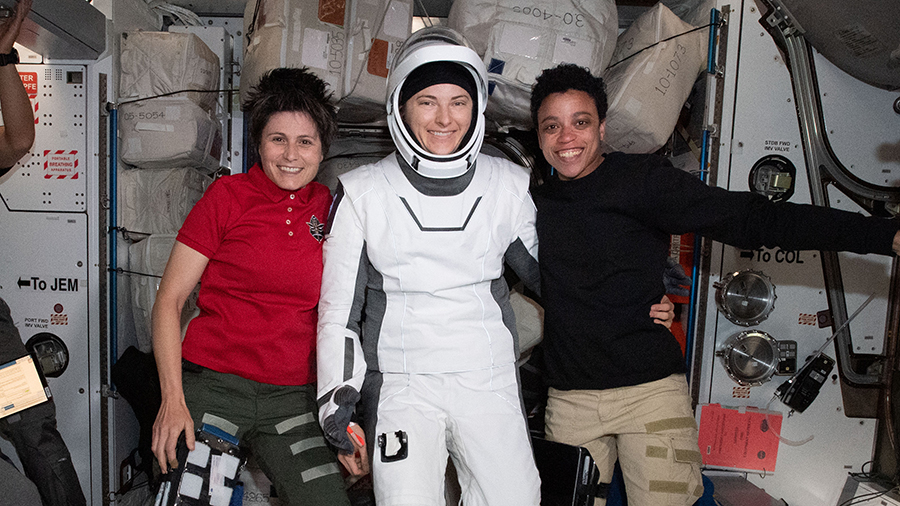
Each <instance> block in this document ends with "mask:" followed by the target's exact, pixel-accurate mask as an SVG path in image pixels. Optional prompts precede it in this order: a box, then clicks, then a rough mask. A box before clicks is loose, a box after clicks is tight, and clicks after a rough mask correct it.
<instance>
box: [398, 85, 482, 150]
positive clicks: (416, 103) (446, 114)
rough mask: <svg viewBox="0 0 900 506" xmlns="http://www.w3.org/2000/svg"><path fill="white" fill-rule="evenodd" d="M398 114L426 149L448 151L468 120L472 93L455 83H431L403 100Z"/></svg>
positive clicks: (454, 148)
mask: <svg viewBox="0 0 900 506" xmlns="http://www.w3.org/2000/svg"><path fill="white" fill-rule="evenodd" d="M402 114H403V120H404V121H405V122H406V124H407V125H409V131H410V132H411V133H412V134H413V135H415V136H416V139H417V140H418V141H419V144H420V145H421V146H422V147H423V148H425V150H426V151H428V152H429V153H432V154H435V155H449V154H451V153H453V152H455V151H456V149H457V148H458V147H459V143H460V141H462V139H463V137H464V136H465V135H466V133H467V132H468V131H469V125H471V124H472V97H470V96H469V93H468V92H466V90H464V89H463V88H462V87H460V86H457V85H455V84H435V85H432V86H429V87H427V88H425V89H424V90H422V91H420V92H418V93H416V94H415V95H413V96H412V98H410V99H409V100H407V101H406V103H405V104H404V105H403V112H402Z"/></svg>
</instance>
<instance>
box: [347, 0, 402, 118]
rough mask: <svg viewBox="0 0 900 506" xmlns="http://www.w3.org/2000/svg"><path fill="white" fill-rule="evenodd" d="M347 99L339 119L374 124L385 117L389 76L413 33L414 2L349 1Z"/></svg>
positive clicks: (400, 0)
mask: <svg viewBox="0 0 900 506" xmlns="http://www.w3.org/2000/svg"><path fill="white" fill-rule="evenodd" d="M348 8H349V9H350V14H349V16H348V19H350V21H349V22H348V24H347V27H346V34H347V41H348V44H347V54H348V55H349V58H347V65H346V73H345V78H344V96H343V97H342V99H341V107H340V109H339V111H338V119H339V120H341V121H344V122H352V123H372V122H375V121H377V120H380V119H383V118H384V117H385V114H386V112H385V98H386V95H387V75H388V69H390V66H391V62H392V61H393V59H394V56H395V55H396V54H397V51H398V50H399V49H400V45H401V44H402V43H403V41H405V40H406V38H407V37H409V35H410V31H411V30H412V17H413V2H412V0H348Z"/></svg>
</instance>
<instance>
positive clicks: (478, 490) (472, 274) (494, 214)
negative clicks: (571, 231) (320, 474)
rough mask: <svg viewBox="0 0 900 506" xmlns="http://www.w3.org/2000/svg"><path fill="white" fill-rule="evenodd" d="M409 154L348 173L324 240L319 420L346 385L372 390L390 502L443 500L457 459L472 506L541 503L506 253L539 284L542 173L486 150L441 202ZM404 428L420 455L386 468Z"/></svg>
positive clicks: (379, 480)
mask: <svg viewBox="0 0 900 506" xmlns="http://www.w3.org/2000/svg"><path fill="white" fill-rule="evenodd" d="M397 160H398V157H397V156H396V154H391V155H389V156H388V157H387V158H385V159H383V160H381V161H380V162H377V163H375V164H371V165H366V166H364V167H360V168H359V169H356V170H354V171H352V172H350V173H347V174H345V175H343V176H341V177H340V180H341V184H342V188H343V193H341V191H339V192H338V196H337V197H336V200H335V203H334V208H333V209H332V218H331V220H330V222H329V227H330V233H328V234H326V240H325V244H324V256H325V271H324V275H323V280H322V296H321V300H320V302H319V335H318V349H317V354H318V389H319V405H320V409H319V418H320V420H321V421H324V420H325V419H326V417H328V416H329V415H330V414H333V413H334V412H335V411H336V410H337V408H338V405H337V404H336V403H335V402H334V399H333V397H332V395H333V393H334V391H335V390H336V389H339V388H341V387H342V386H345V385H349V386H352V387H353V388H355V389H356V390H357V391H361V392H362V395H363V400H362V403H363V404H362V406H363V407H362V409H361V410H362V411H364V413H362V415H363V420H364V421H363V422H362V425H363V426H364V428H365V429H366V436H367V438H366V444H367V446H368V447H369V453H370V455H371V456H372V465H373V478H374V480H375V494H376V500H377V503H378V504H379V505H380V506H383V505H390V504H423V505H428V506H433V505H436V504H443V502H444V492H443V483H444V471H445V467H446V462H447V456H448V452H449V454H450V455H451V456H452V458H453V459H454V463H455V464H456V467H457V472H458V474H459V479H460V484H461V486H462V490H463V502H464V504H466V506H477V505H485V506H488V505H489V506H500V505H510V506H528V505H535V506H536V505H537V504H538V503H539V502H540V498H539V496H540V480H539V478H538V474H537V470H536V469H535V466H534V460H533V457H532V453H531V446H530V442H529V436H528V430H527V426H526V420H525V416H524V414H523V413H522V403H521V400H520V395H519V385H518V376H517V369H516V363H515V361H516V355H517V350H516V334H515V324H514V316H513V314H512V309H511V307H510V306H509V296H508V295H509V294H508V290H507V287H506V281H505V280H504V279H503V277H502V272H503V263H504V258H505V259H506V261H507V262H508V263H509V264H510V265H511V266H513V267H514V270H516V272H517V273H518V274H519V275H520V276H521V277H522V278H523V280H525V281H526V283H527V284H528V285H529V286H531V287H536V286H537V284H538V282H539V277H538V276H539V275H538V274H537V272H538V271H537V237H536V233H535V207H534V204H533V202H532V200H531V195H530V194H529V193H528V185H529V174H528V171H527V170H526V169H524V168H522V167H519V166H517V165H515V164H513V163H511V162H509V161H507V160H504V159H500V158H494V157H490V156H486V155H479V156H478V159H477V163H476V166H475V168H474V169H472V170H474V174H473V175H472V177H471V180H470V181H469V182H468V184H467V185H466V186H465V188H464V189H461V188H460V189H461V191H459V192H458V193H456V194H453V195H445V196H429V195H426V194H425V193H422V192H421V191H419V190H418V189H417V188H416V187H415V186H414V185H413V183H411V182H410V178H408V177H407V175H406V174H404V172H403V170H401V168H400V166H399V164H398V161H397ZM407 171H411V169H408V168H407ZM410 177H419V178H422V176H421V175H418V174H415V173H414V174H412V175H411V176H410ZM432 181H435V180H432ZM437 181H443V180H437ZM459 186H460V187H461V186H462V185H459ZM363 312H364V313H365V314H364V315H363ZM361 321H362V323H360V322H361ZM360 334H362V335H360ZM367 367H368V374H367ZM364 379H365V387H363V380H364ZM396 431H404V432H405V433H406V434H407V435H408V456H407V457H406V458H403V459H398V460H395V461H390V462H385V461H384V459H383V458H382V452H381V449H380V448H379V446H378V436H379V435H381V434H385V433H386V434H388V439H390V435H392V434H394V433H395V432H396ZM388 446H392V445H388ZM393 453H394V448H388V450H387V455H388V456H390V455H391V454H393Z"/></svg>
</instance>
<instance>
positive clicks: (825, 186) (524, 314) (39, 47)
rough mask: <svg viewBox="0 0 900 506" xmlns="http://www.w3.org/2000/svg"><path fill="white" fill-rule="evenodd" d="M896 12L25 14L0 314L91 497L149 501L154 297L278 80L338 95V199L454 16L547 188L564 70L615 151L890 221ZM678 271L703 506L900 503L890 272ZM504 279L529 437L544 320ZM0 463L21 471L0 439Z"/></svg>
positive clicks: (253, 483)
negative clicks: (554, 73)
mask: <svg viewBox="0 0 900 506" xmlns="http://www.w3.org/2000/svg"><path fill="white" fill-rule="evenodd" d="M15 4H16V0H0V7H2V8H3V9H6V10H7V11H8V9H11V8H14V7H15ZM898 12H900V1H898V0H884V1H882V2H861V3H860V2H841V1H839V0H818V1H810V0H661V1H659V2H658V3H657V2H654V1H652V0H594V1H589V2H585V1H577V0H534V1H529V2H524V1H521V0H453V1H452V2H451V1H450V0H430V1H424V0H423V1H419V0H366V1H362V0H222V1H216V0H208V1H198V0H191V1H188V0H172V1H171V2H161V1H149V0H94V1H93V2H84V1H83V0H52V1H51V0H34V4H33V7H32V12H31V14H30V15H29V17H28V18H27V20H26V21H25V24H24V25H23V30H22V34H21V35H20V37H19V39H18V43H17V45H16V47H17V48H18V51H19V55H20V63H19V65H18V66H17V67H18V72H19V75H20V77H21V79H22V81H23V84H24V85H25V89H26V91H27V92H28V95H29V98H30V101H31V103H32V105H33V109H34V116H35V128H36V138H35V143H34V146H33V147H32V149H31V151H30V153H29V154H27V155H26V156H25V157H23V158H22V159H21V160H20V161H19V162H17V163H16V165H15V166H14V167H13V168H12V170H10V171H9V173H7V174H6V175H3V176H0V200H2V205H0V238H2V239H0V298H2V299H3V300H4V301H6V303H7V304H8V305H9V306H10V309H11V312H12V315H13V320H14V323H15V325H16V327H17V329H18V331H19V333H20V334H21V337H22V341H23V342H24V343H25V344H26V347H27V348H28V350H29V352H30V353H31V354H32V356H33V357H35V359H36V361H37V362H38V363H39V364H40V365H41V367H42V369H43V372H44V375H45V376H46V379H47V384H48V387H49V389H50V391H52V395H53V399H54V402H55V406H56V413H57V422H58V430H59V432H60V434H61V435H62V437H63V439H64V440H65V442H66V445H67V447H68V449H69V451H70V453H71V457H72V463H73V465H74V468H75V471H76V472H77V474H78V477H79V480H80V483H81V487H82V489H83V491H84V494H85V496H86V499H87V503H88V504H96V505H101V504H125V505H132V504H134V505H137V504H152V502H153V500H154V499H153V497H154V494H155V492H156V491H155V490H152V487H151V486H147V483H148V482H154V481H155V480H158V476H155V475H154V474H155V472H154V471H153V466H152V461H153V457H152V454H151V453H150V449H149V448H150V438H151V435H150V427H151V426H152V424H153V420H154V419H155V417H156V413H157V409H158V406H159V397H158V396H159V393H158V379H157V377H156V372H155V365H154V363H153V358H152V352H153V347H152V339H151V325H150V319H151V311H152V308H153V304H154V300H155V297H156V290H157V288H158V286H159V281H160V277H161V275H162V273H163V270H164V269H165V266H166V262H167V259H168V257H169V253H170V251H171V249H172V246H173V244H174V242H175V237H176V234H177V233H178V231H179V229H180V227H181V224H182V223H183V222H184V220H185V218H186V217H187V215H188V213H189V212H190V210H191V209H192V207H193V205H194V204H195V203H196V202H197V201H198V200H199V199H200V198H201V196H202V195H203V194H204V192H205V190H206V189H207V188H208V187H209V185H210V184H211V183H212V182H213V181H214V180H215V179H216V178H219V177H222V176H226V175H229V174H237V173H241V172H246V171H247V170H248V169H249V167H251V166H252V164H253V163H254V159H255V156H256V154H255V153H252V152H250V151H251V150H250V147H249V140H248V133H247V124H246V123H247V122H246V118H245V112H244V111H242V109H241V105H240V104H241V103H242V99H244V98H246V96H247V93H248V91H249V90H250V89H251V88H252V87H253V86H254V85H256V83H257V82H258V81H259V79H260V77H261V76H262V75H263V74H265V72H267V71H268V70H271V69H273V68H277V67H301V66H305V67H307V68H309V69H310V70H311V71H312V72H313V73H315V74H316V75H317V76H318V77H320V78H321V79H322V80H324V81H325V82H326V83H327V84H328V86H329V88H330V90H331V91H332V92H333V100H334V103H335V105H336V107H337V110H338V122H339V131H338V135H337V138H336V139H335V141H334V142H333V144H332V145H331V148H330V151H329V152H328V154H327V156H326V157H325V159H324V160H323V161H322V163H321V165H320V168H319V172H318V175H317V179H316V180H317V181H318V182H320V183H322V184H324V185H326V186H327V187H329V189H330V190H331V191H332V192H334V191H335V190H336V188H337V186H338V176H340V175H342V174H345V173H347V172H349V171H351V170H353V169H356V168H358V167H360V166H363V165H366V164H370V163H374V162H377V161H379V160H381V159H383V158H385V157H386V156H388V155H389V154H391V153H392V152H393V151H394V150H395V148H394V144H393V142H392V141H391V136H390V135H389V132H388V124H387V121H386V115H385V107H386V106H385V97H386V95H385V93H386V87H387V79H388V72H389V69H390V68H391V64H392V62H393V58H394V57H395V56H397V51H398V50H399V48H400V46H401V44H402V43H403V41H404V40H406V39H407V38H408V37H409V36H410V34H412V33H413V32H415V31H417V30H419V29H421V28H423V27H428V26H432V25H442V26H447V27H449V28H452V29H454V30H456V31H457V32H459V33H461V34H464V35H465V37H466V38H467V40H468V42H469V43H470V45H471V46H472V48H473V49H474V50H475V51H476V52H477V54H478V56H479V57H481V58H482V60H483V62H484V65H485V67H486V68H487V71H488V93H489V99H488V103H487V109H486V112H485V132H486V134H485V139H484V142H483V145H482V148H481V152H482V153H484V154H488V155H491V156H495V157H500V158H505V159H507V160H509V161H511V162H513V163H515V164H518V165H521V166H523V167H525V169H527V171H528V172H529V173H530V178H531V185H532V188H534V187H537V186H539V185H541V184H543V182H544V181H545V180H546V179H547V178H548V177H550V171H551V167H550V166H549V164H548V163H547V162H546V160H544V158H543V155H542V154H541V150H540V148H539V147H538V142H537V135H536V133H535V131H534V125H532V120H531V114H530V110H529V97H530V93H531V88H532V85H533V83H534V82H535V78H536V77H537V76H538V75H539V74H540V73H541V71H542V70H543V69H547V68H551V67H554V66H556V65H558V64H559V63H575V64H577V65H580V66H582V67H586V68H588V69H589V70H590V71H591V73H592V74H594V75H596V76H602V77H603V79H604V81H605V83H606V91H607V95H608V103H609V111H608V114H607V118H606V128H605V139H604V143H605V148H604V149H605V152H613V151H621V152H624V153H641V154H643V153H656V154H659V155H662V156H664V157H666V158H668V159H669V161H671V163H672V164H673V165H674V166H675V167H676V168H678V169H680V170H683V171H685V172H687V173H689V174H692V175H693V176H695V177H696V178H698V179H700V180H701V181H703V182H704V183H705V184H707V185H710V186H716V187H720V188H723V189H727V190H732V191H743V192H747V191H749V192H754V193H757V194H761V195H764V196H765V197H766V198H768V199H769V200H770V201H774V202H794V203H803V204H814V205H817V206H825V207H831V208H835V209H841V210H846V211H851V212H856V213H861V214H863V215H866V216H875V217H880V218H883V219H885V220H888V219H896V215H897V214H898V213H900V30H898V29H897V13H898ZM670 258H671V260H672V263H673V264H678V265H680V266H681V268H682V269H683V270H684V271H685V273H686V275H687V276H688V277H689V278H691V285H690V287H689V288H687V289H685V290H683V291H680V292H678V293H671V294H669V298H670V299H671V300H672V301H673V302H674V303H675V321H674V323H673V325H672V329H671V332H672V334H673V335H674V337H675V338H676V339H677V341H678V343H679V344H680V346H681V349H682V351H683V353H684V365H685V367H684V368H685V370H686V371H687V380H688V383H689V386H690V393H691V397H692V406H693V408H694V415H695V420H696V424H697V426H698V429H699V447H700V453H701V457H702V460H703V464H702V469H703V475H704V477H705V478H706V479H705V480H704V481H705V482H706V483H707V487H708V490H710V491H711V493H712V494H714V497H715V501H718V504H726V505H735V506H739V505H751V504H753V505H755V504H773V505H774V504H784V505H787V504H790V505H791V506H797V505H800V506H807V505H808V506H814V505H815V506H818V505H823V504H828V505H838V504H850V501H853V502H852V504H900V494H898V489H897V487H898V485H900V460H898V459H900V423H898V422H900V418H898V413H900V409H898V407H897V406H895V403H896V400H895V399H896V398H897V395H896V394H897V388H895V385H898V384H900V383H898V380H895V379H894V374H893V373H894V372H895V371H896V370H897V368H898V364H897V360H898V346H897V336H898V332H900V267H898V265H897V260H896V258H895V257H888V256H876V255H858V254H853V253H832V252H820V251H803V250H785V249H781V248H774V249H770V248H759V249H754V250H743V249H739V248H735V247H732V246H728V245H725V244H722V243H720V242H716V241H713V240H711V239H707V238H704V237H700V236H699V235H695V234H684V235H673V236H671V248H670ZM508 281H509V284H510V291H511V295H510V302H511V304H512V307H513V309H514V312H515V316H516V322H515V324H516V330H517V333H518V336H519V352H520V359H519V362H518V366H519V377H520V383H521V388H522V399H523V402H524V406H525V412H526V413H527V414H528V416H529V427H530V428H531V429H532V431H533V433H540V431H541V430H542V428H543V405H542V403H543V402H545V398H546V387H545V385H544V384H543V381H542V372H541V361H540V358H541V357H540V355H541V344H540V342H541V338H542V319H543V310H542V308H541V306H540V304H539V303H538V302H536V300H535V299H536V298H538V297H536V296H535V294H534V293H530V292H529V291H528V290H526V289H524V288H523V286H522V283H521V282H520V281H519V280H518V279H515V277H514V276H509V277H508ZM622 288H623V290H627V287H622ZM196 298H197V290H195V291H194V292H193V293H192V294H191V296H190V297H189V299H188V301H187V303H186V304H185V308H184V311H183V314H182V322H181V323H182V331H183V332H184V330H185V329H186V328H187V325H188V324H189V322H190V320H191V318H192V317H194V316H195V315H196V314H197V313H198V312H199V309H198V308H197V304H196ZM182 335H183V334H182ZM286 359H289V358H287V357H286ZM0 370H2V369H0ZM0 383H2V382H0ZM154 387H155V388H154ZM0 417H2V415H0ZM0 450H2V452H3V454H4V455H6V456H9V457H10V459H11V460H12V462H13V463H14V464H15V465H16V466H17V467H18V466H19V464H20V462H19V460H18V459H17V458H16V452H15V450H14V449H13V447H12V445H11V443H10V442H9V441H7V440H3V439H0ZM535 451H538V449H537V446H536V447H535ZM539 467H540V463H539ZM236 472H237V474H236V475H235V478H234V480H233V481H235V482H237V481H239V482H241V483H242V494H243V498H242V500H243V504H245V505H257V504H258V505H269V504H270V505H277V504H281V503H280V502H279V500H278V498H277V496H276V494H274V493H273V488H272V486H271V483H270V482H269V481H268V479H267V478H266V476H265V473H263V471H262V470H260V469H259V466H258V465H257V464H256V463H255V462H254V460H253V458H252V456H250V458H249V460H248V461H247V462H246V465H243V464H242V465H241V467H240V469H237V471H236ZM587 474H590V473H587ZM544 480H547V476H546V475H545V476H544ZM452 482H453V479H452V477H451V478H448V487H447V492H446V493H447V500H448V503H449V502H454V501H456V500H457V498H455V497H454V496H453V494H454V484H453V483H452ZM360 486H364V484H362V485H356V487H357V488H359V487H360ZM615 487H616V484H615V483H613V484H612V488H615ZM563 488H564V489H565V491H564V492H563V495H565V494H570V495H571V493H570V489H571V487H568V488H567V487H563ZM576 488H577V487H576ZM594 492H596V490H594V489H591V490H589V491H588V492H587V493H588V494H590V493H594ZM579 494H581V495H579ZM584 494H585V489H581V490H580V491H579V490H576V492H575V493H574V496H573V497H575V498H576V499H577V500H581V501H582V502H581V503H584V501H588V502H589V501H590V499H589V498H588V499H585V496H584ZM621 495H624V494H621ZM579 497H580V499H578V498H579ZM623 500H624V499H623V497H615V496H614V495H611V496H610V498H609V501H608V504H610V505H612V504H622V502H621V501H623ZM617 501H619V502H617ZM359 504H368V503H365V502H360V503H359ZM372 504H374V503H372ZM567 504H578V502H571V501H570V502H567ZM709 504H712V503H709Z"/></svg>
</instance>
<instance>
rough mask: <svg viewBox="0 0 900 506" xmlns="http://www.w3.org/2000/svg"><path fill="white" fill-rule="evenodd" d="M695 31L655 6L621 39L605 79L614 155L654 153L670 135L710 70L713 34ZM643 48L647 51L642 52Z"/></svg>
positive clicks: (608, 142) (608, 129) (609, 136)
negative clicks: (699, 80)
mask: <svg viewBox="0 0 900 506" xmlns="http://www.w3.org/2000/svg"><path fill="white" fill-rule="evenodd" d="M693 29H694V27H693V26H691V25H689V24H687V23H685V22H684V21H682V20H681V19H679V18H678V16H676V15H675V14H673V13H672V11H670V10H669V9H668V8H667V7H666V6H664V5H662V4H657V5H656V6H654V7H652V8H651V9H649V10H648V11H646V12H645V13H643V14H641V15H640V16H639V17H638V18H637V19H635V20H634V23H633V24H632V25H631V26H630V27H629V28H628V30H626V31H625V32H624V33H622V35H621V36H619V40H618V42H617V43H616V51H615V53H614V55H613V61H612V65H613V66H612V67H610V68H609V69H607V71H606V73H605V74H604V75H603V79H604V81H606V93H607V95H608V97H609V112H608V113H607V116H606V141H605V142H606V145H607V146H609V148H610V149H611V150H613V151H623V152H625V153H652V152H654V151H656V150H658V149H659V148H661V147H662V146H663V145H664V144H665V143H666V140H667V139H668V138H669V136H670V135H672V131H673V130H674V129H675V124H676V122H677V121H678V115H679V114H680V112H681V108H682V107H683V106H684V102H685V100H687V98H688V96H689V95H690V93H691V88H692V87H693V86H694V82H695V81H696V80H697V75H698V74H699V73H700V72H701V71H702V70H703V68H704V67H705V66H706V46H707V44H706V42H707V37H708V33H709V32H708V31H707V30H706V29H704V30H697V31H695V32H692V33H686V32H689V31H691V30H693ZM683 33H686V35H681V36H679V37H676V38H674V39H672V40H669V41H667V42H660V43H659V44H658V45H656V46H654V47H650V46H652V45H653V44H656V43H657V42H659V41H661V40H663V39H667V38H669V37H672V36H674V35H678V34H683ZM644 48H648V49H646V50H644V51H641V50H642V49H644ZM629 56H630V58H629ZM626 58H627V59H626ZM620 61H621V63H618V64H616V62H620Z"/></svg>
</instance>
